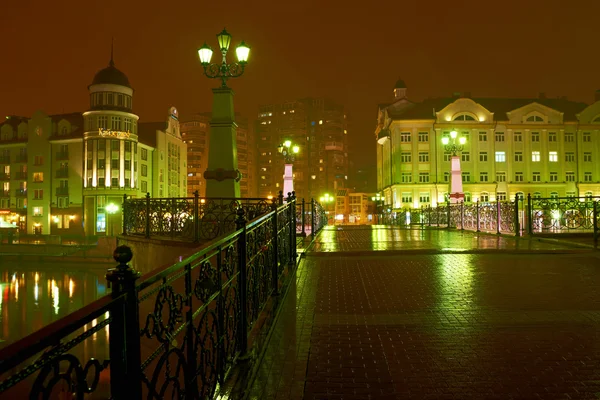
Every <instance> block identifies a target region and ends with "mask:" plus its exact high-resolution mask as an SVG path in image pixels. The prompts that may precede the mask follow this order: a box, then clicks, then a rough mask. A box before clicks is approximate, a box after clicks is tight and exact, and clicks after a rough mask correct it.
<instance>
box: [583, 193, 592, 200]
mask: <svg viewBox="0 0 600 400" xmlns="http://www.w3.org/2000/svg"><path fill="white" fill-rule="evenodd" d="M584 196H585V198H586V199H587V200H589V199H591V198H592V197H594V193H592V192H585V195H584Z"/></svg>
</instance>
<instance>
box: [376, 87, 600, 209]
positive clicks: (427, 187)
mask: <svg viewBox="0 0 600 400" xmlns="http://www.w3.org/2000/svg"><path fill="white" fill-rule="evenodd" d="M452 131H456V132H457V133H458V135H460V136H462V137H465V138H466V144H465V145H464V148H463V149H462V151H461V152H460V153H459V154H458V155H459V156H460V160H461V162H460V165H461V174H462V183H463V192H464V201H465V202H476V201H481V202H487V201H495V200H514V198H515V195H517V194H519V195H520V196H527V194H529V193H530V194H531V195H532V196H534V197H544V198H552V197H586V196H600V162H598V161H600V91H597V92H596V94H595V98H594V102H593V103H591V104H586V103H581V102H575V101H570V100H568V99H567V98H565V97H559V98H549V97H547V96H545V95H544V94H543V93H542V94H540V95H539V96H538V97H537V98H476V97H472V96H471V94H470V93H456V94H454V95H453V96H449V97H445V98H429V99H426V100H423V101H421V102H415V101H411V100H410V99H409V98H408V96H407V87H406V85H405V84H404V81H402V80H399V81H398V82H397V83H396V85H395V87H394V90H393V101H392V102H391V103H388V104H381V105H380V106H379V113H378V119H377V126H376V129H375V141H376V148H377V186H378V191H379V192H380V193H381V194H382V196H383V198H384V204H385V206H386V207H385V209H386V210H390V211H398V210H400V209H406V208H413V207H414V208H417V207H421V206H428V205H432V206H435V205H437V204H438V203H441V202H446V200H447V198H448V193H449V189H450V187H449V186H450V161H451V157H452V154H451V153H449V152H447V151H446V150H445V147H444V145H443V144H442V138H443V137H447V136H449V135H450V132H452Z"/></svg>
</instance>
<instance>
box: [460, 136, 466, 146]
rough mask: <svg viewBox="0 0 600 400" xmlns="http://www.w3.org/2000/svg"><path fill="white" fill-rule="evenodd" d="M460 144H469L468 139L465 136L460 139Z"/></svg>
mask: <svg viewBox="0 0 600 400" xmlns="http://www.w3.org/2000/svg"><path fill="white" fill-rule="evenodd" d="M458 143H460V144H465V143H467V138H466V137H464V136H461V137H460V139H458Z"/></svg>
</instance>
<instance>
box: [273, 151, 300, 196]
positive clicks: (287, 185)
mask: <svg viewBox="0 0 600 400" xmlns="http://www.w3.org/2000/svg"><path fill="white" fill-rule="evenodd" d="M277 150H278V151H279V153H280V154H281V155H283V157H284V160H285V170H284V173H283V196H284V198H285V197H286V196H287V195H288V193H292V192H293V191H294V174H293V171H292V169H293V162H294V160H295V159H296V154H298V152H299V151H300V147H298V146H297V145H292V141H291V140H286V141H285V142H283V143H281V144H280V145H279V146H278V147H277Z"/></svg>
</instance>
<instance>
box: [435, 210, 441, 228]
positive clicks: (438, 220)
mask: <svg viewBox="0 0 600 400" xmlns="http://www.w3.org/2000/svg"><path fill="white" fill-rule="evenodd" d="M435 213H436V214H437V224H436V225H437V227H438V228H439V227H440V205H439V204H438V205H437V206H436V207H435Z"/></svg>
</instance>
